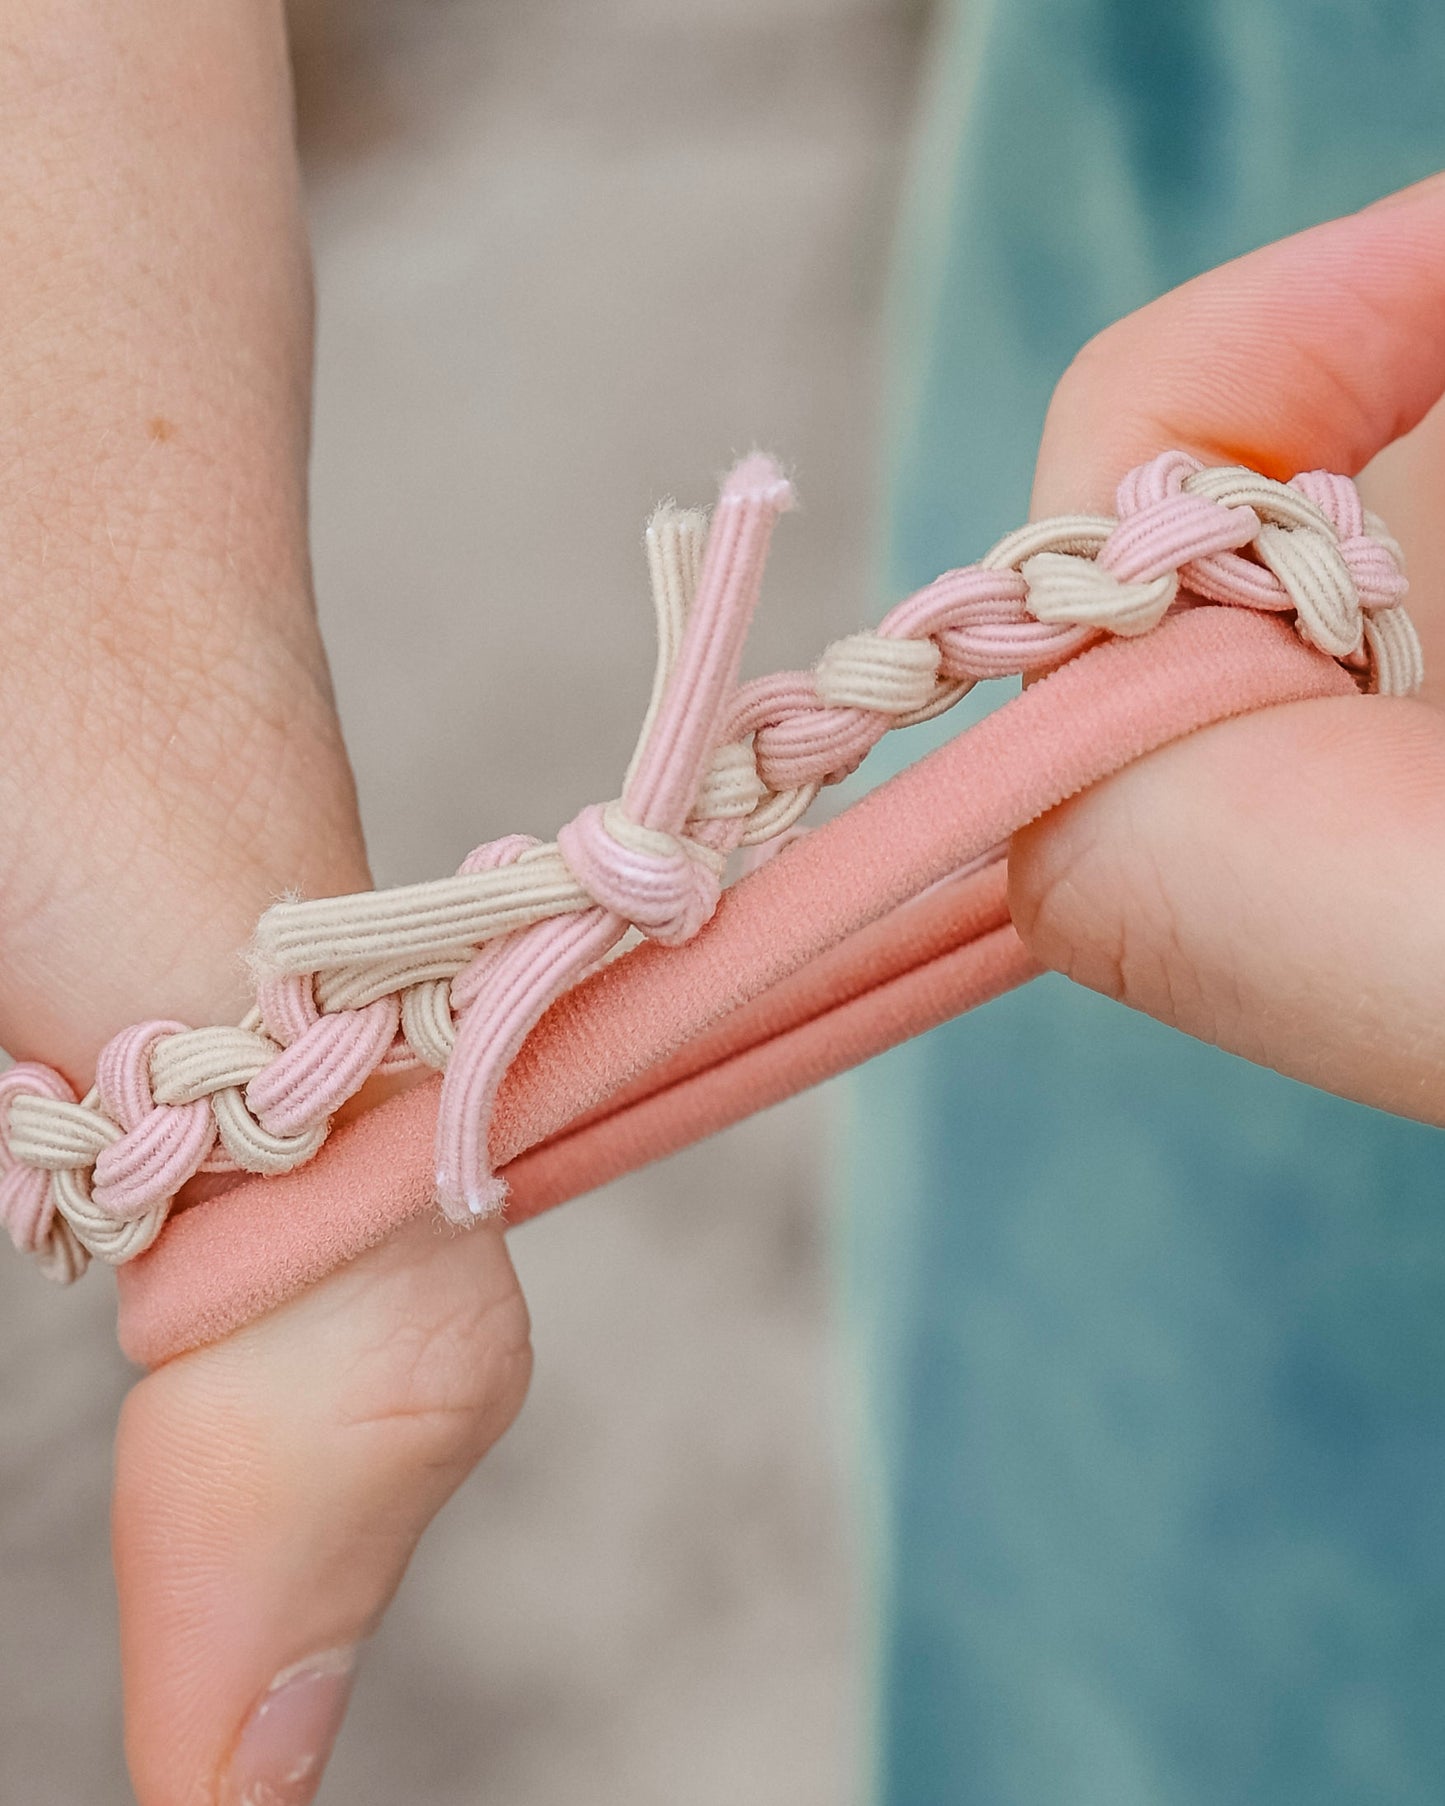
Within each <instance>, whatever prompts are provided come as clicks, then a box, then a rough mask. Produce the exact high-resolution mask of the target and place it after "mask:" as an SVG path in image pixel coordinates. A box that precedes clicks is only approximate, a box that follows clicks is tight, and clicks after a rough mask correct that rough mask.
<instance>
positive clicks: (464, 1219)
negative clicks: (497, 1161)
mask: <svg viewBox="0 0 1445 1806" xmlns="http://www.w3.org/2000/svg"><path fill="white" fill-rule="evenodd" d="M436 1180H437V1206H438V1208H439V1209H440V1210H441V1213H442V1215H443V1216H444V1217H445V1218H446V1220H447V1221H448V1222H449V1223H455V1224H456V1226H457V1227H458V1228H459V1229H472V1228H475V1226H476V1225H477V1224H478V1223H485V1222H488V1221H490V1220H491V1219H492V1218H494V1217H499V1216H500V1215H501V1214H502V1212H503V1210H504V1209H505V1208H506V1204H507V1197H508V1194H509V1187H508V1185H507V1182H506V1180H505V1179H499V1178H497V1176H496V1175H495V1174H489V1175H488V1176H487V1177H486V1178H484V1179H483V1180H482V1181H481V1182H480V1183H479V1184H478V1183H475V1182H474V1183H472V1184H470V1185H458V1184H457V1183H456V1181H455V1180H454V1179H453V1178H452V1176H451V1175H450V1174H449V1173H445V1172H440V1171H439V1172H438V1173H437V1176H436Z"/></svg>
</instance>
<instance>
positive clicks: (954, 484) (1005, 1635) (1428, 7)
mask: <svg viewBox="0 0 1445 1806" xmlns="http://www.w3.org/2000/svg"><path fill="white" fill-rule="evenodd" d="M937 48H938V57H937V62H936V69H935V79H934V82H933V88H932V92H931V94H930V97H929V104H928V110H927V114H928V116H927V120H926V124H925V128H924V131H923V135H922V139H921V143H920V148H919V155H918V158H917V179H916V182H915V185H914V198H913V202H912V206H911V214H910V219H909V224H908V230H907V233H906V235H905V243H904V247H903V251H902V257H901V275H900V285H899V297H898V306H897V309H896V328H897V332H896V339H897V346H898V360H897V370H896V376H897V381H896V385H895V394H896V398H897V401H898V407H897V410H896V425H895V433H894V444H893V462H892V492H891V493H892V505H891V535H890V558H889V571H888V588H889V592H890V594H892V595H897V594H901V593H903V592H904V591H905V590H907V589H910V588H913V587H915V586H916V585H918V584H920V583H922V582H924V581H925V580H926V579H927V578H929V577H931V576H933V575H934V574H935V573H936V572H938V571H939V570H942V569H944V568H945V567H947V566H949V565H952V564H957V563H962V562H965V561H967V560H968V559H970V558H972V557H975V556H977V555H978V553H979V552H981V551H982V550H983V549H984V548H985V547H986V546H987V544H988V543H989V542H990V541H991V540H992V539H993V538H994V537H995V536H996V535H998V534H999V533H1001V532H1002V531H1003V530H1004V529H1005V528H1007V527H1009V526H1011V525H1013V524H1014V523H1015V522H1017V521H1018V520H1020V519H1022V518H1023V516H1024V513H1025V510H1026V507H1027V502H1028V491H1029V480H1030V474H1031V469H1032V463H1033V455H1034V450H1035V447H1036V444H1037V440H1038V433H1039V427H1040V424H1041V421H1042V418H1043V413H1044V408H1045V405H1046V402H1047V399H1048V396H1049V393H1050V390H1051V388H1052V386H1053V384H1054V382H1055V381H1056V380H1057V378H1058V376H1059V375H1060V373H1061V372H1062V371H1063V369H1064V367H1065V366H1066V364H1067V363H1068V361H1069V358H1070V357H1071V355H1072V354H1073V353H1074V351H1076V350H1077V349H1078V347H1079V346H1080V345H1081V344H1082V343H1083V342H1084V341H1085V340H1086V339H1087V338H1088V337H1089V336H1090V335H1091V334H1092V333H1093V332H1095V331H1096V330H1097V329H1098V328H1100V327H1101V326H1103V325H1105V324H1106V323H1107V322H1108V321H1110V320H1112V319H1115V318H1117V317H1118V316H1119V315H1121V314H1124V313H1127V312H1129V311H1130V310H1131V309H1133V308H1135V307H1137V306H1139V305H1140V304H1141V303H1143V302H1144V301H1146V300H1148V299H1149V298H1150V297H1151V296H1153V295H1155V294H1157V293H1159V292H1160V291H1161V290H1163V289H1165V288H1168V287H1170V286H1172V285H1173V284H1175V283H1177V282H1180V281H1182V280H1184V279H1185V278H1187V277H1188V276H1190V275H1192V274H1194V273H1195V272H1197V271H1198V270H1201V269H1204V268H1206V267H1208V266H1210V265H1212V264H1215V263H1218V262H1221V261H1223V260H1224V259H1226V258H1228V257H1230V256H1233V255H1235V254H1237V253H1239V252H1241V251H1244V250H1246V249H1248V248H1249V247H1251V246H1253V245H1257V244H1260V243H1263V242H1265V241H1267V240H1269V239H1272V238H1276V237H1278V236H1280V235H1282V234H1284V233H1287V232H1290V231H1292V230H1295V229H1297V228H1299V227H1302V226H1305V225H1308V224H1310V223H1312V222H1314V221H1317V220H1320V219H1323V218H1326V217H1328V216H1330V215H1332V214H1336V213H1340V212H1343V211H1346V210H1348V209H1350V208H1353V207H1355V206H1358V205H1361V204H1363V203H1364V202H1366V201H1369V200H1371V199H1373V198H1375V197H1376V196H1378V195H1380V194H1382V193H1384V192H1386V191H1387V190H1389V189H1391V188H1394V187H1397V186H1399V185H1401V184H1403V183H1405V182H1407V181H1410V180H1412V179H1414V178H1416V177H1418V176H1421V175H1424V174H1426V173H1428V172H1429V171H1431V170H1433V169H1435V168H1437V167H1439V166H1440V165H1442V164H1445V7H1442V5H1441V0H1350V3H1346V0H1212V3H1211V4H1201V5H1169V4H1165V3H1164V0H997V3H995V0H975V3H974V4H972V5H970V6H969V7H968V8H967V10H965V11H963V12H959V13H957V14H955V15H951V18H950V22H949V24H948V26H947V28H946V29H945V31H944V32H943V33H942V38H941V41H940V43H939V44H938V46H937ZM992 700H996V699H993V698H991V699H990V701H992ZM915 750H916V748H915ZM849 1096H850V1103H851V1106H852V1107H851V1109H850V1110H849V1111H848V1112H846V1121H847V1128H846V1130H845V1132H844V1134H843V1136H842V1138H841V1146H840V1153H839V1182H840V1184H841V1185H842V1186H843V1187H844V1188H845V1189H846V1192H847V1195H848V1198H849V1201H850V1210H849V1213H848V1218H847V1224H848V1227H847V1236H846V1275H847V1284H848V1292H849V1303H850V1308H851V1320H852V1322H853V1324H854V1326H855V1329H856V1332H857V1335H856V1346H857V1349H858V1353H859V1356H860V1360H859V1371H860V1374H861V1375H862V1376H863V1381H862V1384H863V1388H864V1392H863V1397H864V1405H865V1418H866V1422H865V1431H866V1434H867V1435H868V1437H869V1438H870V1439H871V1442H872V1449H871V1455H872V1460H871V1463H870V1471H872V1472H873V1473H874V1474H875V1475H876V1476H877V1496H876V1499H875V1507H876V1520H877V1521H876V1530H877V1536H876V1548H877V1569H876V1574H875V1582H876V1586H875V1589H874V1590H875V1594H876V1598H877V1602H878V1611H877V1623H876V1639H875V1643H876V1650H877V1664H878V1673H877V1679H878V1698H879V1722H878V1725H877V1727H876V1738H875V1740H874V1741H875V1746H876V1750H877V1773H876V1786H875V1789H874V1797H876V1798H877V1799H879V1800H881V1801H883V1802H885V1803H886V1806H935V1803H938V1806H943V1803H944V1802H947V1803H948V1806H975V1803H977V1806H1135V1803H1136V1802H1137V1803H1138V1806H1296V1803H1298V1806H1305V1803H1306V1802H1308V1803H1309V1806H1344V1803H1345V1802H1349V1803H1351V1806H1356V1803H1358V1806H1364V1803H1365V1802H1369V1803H1370V1806H1379V1803H1380V1802H1391V1803H1392V1806H1414V1803H1416V1802H1420V1803H1421V1806H1423V1803H1424V1802H1427V1801H1428V1802H1431V1803H1432V1806H1438V1802H1439V1801H1440V1800H1441V1799H1442V1798H1445V1184H1442V1181H1445V1137H1441V1136H1440V1135H1439V1134H1437V1133H1436V1132H1434V1131H1430V1130H1426V1129H1424V1128H1420V1127H1417V1126H1413V1125H1410V1124H1408V1123H1404V1122H1399V1121H1395V1120H1392V1119H1390V1118H1387V1117H1385V1116H1382V1115H1379V1114H1376V1113H1373V1112H1370V1111H1367V1110H1364V1109H1361V1108H1356V1107H1354V1106H1351V1105H1348V1104H1345V1103H1342V1102H1339V1101H1337V1100H1334V1099H1331V1098H1327V1097H1324V1096H1322V1095H1320V1094H1317V1093H1314V1092H1311V1091H1309V1090H1307V1089H1305V1088H1303V1087H1301V1086H1298V1085H1294V1084H1292V1083H1290V1082H1288V1081H1286V1080H1284V1079H1281V1078H1278V1077H1277V1076H1275V1075H1273V1074H1270V1073H1265V1072H1261V1071H1257V1070H1255V1069H1254V1068H1252V1067H1250V1066H1247V1065H1245V1064H1244V1063H1242V1062H1240V1061H1237V1060H1234V1059H1231V1058H1229V1057H1228V1056H1226V1055H1223V1054H1219V1053H1217V1052H1214V1051H1213V1050H1211V1049H1207V1048H1204V1047H1201V1046H1198V1045H1195V1044H1193V1043H1191V1042H1189V1041H1187V1040H1185V1039H1184V1038H1183V1037H1181V1036H1178V1035H1174V1034H1172V1033H1170V1032H1168V1031H1166V1030H1164V1029H1162V1028H1159V1027H1157V1026H1156V1025H1154V1024H1151V1023H1149V1022H1146V1021H1143V1020H1139V1019H1135V1018H1133V1017H1131V1016H1129V1015H1128V1014H1127V1013H1126V1012H1124V1011H1123V1010H1121V1009H1118V1008H1116V1007H1115V1006H1113V1005H1111V1004H1109V1003H1107V1002H1104V1001H1102V1000H1100V999H1098V998H1095V997H1092V996H1090V995H1087V994H1085V993H1083V992H1081V991H1077V990H1075V989H1073V988H1071V987H1070V986H1068V985H1066V984H1065V983H1064V982H1063V981H1061V980H1045V981H1043V982H1041V983H1039V984H1037V985H1035V986H1033V987H1030V989H1029V990H1028V991H1027V992H1025V993H1023V994H1021V995H1019V996H1017V997H1014V998H1010V999H1006V1000H1003V1001H1001V1002H999V1003H997V1004H994V1005H992V1006H990V1008H988V1009H987V1010H985V1011H983V1012H980V1013H979V1014H977V1015H975V1016H972V1017H970V1018H968V1019H966V1020H964V1021H962V1022H960V1023H957V1024H954V1025H952V1026H950V1027H948V1028H946V1029H944V1030H942V1031H940V1032H938V1033H936V1034H934V1035H932V1036H930V1037H928V1038H927V1039H926V1040H924V1041H922V1042H919V1043H916V1044H914V1045H912V1046H910V1047H907V1048H904V1049H902V1050H900V1051H899V1052H897V1053H895V1054H893V1055H891V1056H889V1057H888V1058H886V1059H885V1060H882V1061H880V1062H877V1063H876V1064H875V1065H874V1066H872V1067H871V1068H869V1069H868V1070H867V1071H866V1072H865V1073H863V1074H862V1075H859V1076H858V1077H857V1078H856V1079H855V1080H853V1081H851V1085H850V1093H849Z"/></svg>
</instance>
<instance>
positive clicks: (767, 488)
mask: <svg viewBox="0 0 1445 1806" xmlns="http://www.w3.org/2000/svg"><path fill="white" fill-rule="evenodd" d="M720 499H721V500H722V501H724V502H729V501H751V502H765V503H767V504H768V505H769V506H771V507H774V508H776V509H777V510H778V512H779V513H780V514H781V513H783V512H785V511H786V510H787V509H789V508H791V507H792V506H793V504H794V502H795V500H796V497H795V496H794V494H793V485H792V484H791V483H790V482H789V481H788V479H787V477H786V475H785V474H784V472H783V467H782V465H781V464H779V462H778V460H777V459H776V458H775V457H773V456H772V455H771V454H770V453H769V452H761V451H755V452H749V453H748V455H747V457H746V458H743V459H741V460H740V461H739V462H738V463H736V464H734V465H733V467H732V469H731V470H730V471H729V472H728V474H727V477H726V478H725V480H724V482H723V486H722V494H721V497H720Z"/></svg>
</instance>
